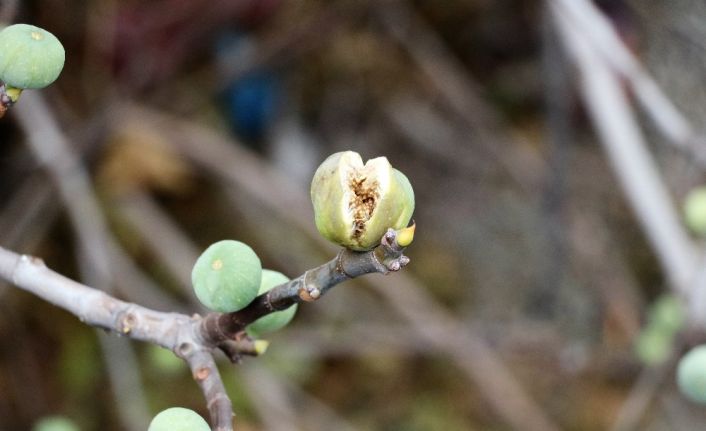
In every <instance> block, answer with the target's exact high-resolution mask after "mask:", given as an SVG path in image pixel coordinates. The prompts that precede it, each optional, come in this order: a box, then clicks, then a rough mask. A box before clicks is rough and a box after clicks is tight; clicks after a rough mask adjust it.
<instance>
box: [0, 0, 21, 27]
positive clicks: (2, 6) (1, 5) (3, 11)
mask: <svg viewBox="0 0 706 431" xmlns="http://www.w3.org/2000/svg"><path fill="white" fill-rule="evenodd" d="M17 9H19V0H0V25H4V24H9V23H11V22H12V21H13V20H14V19H15V15H17Z"/></svg>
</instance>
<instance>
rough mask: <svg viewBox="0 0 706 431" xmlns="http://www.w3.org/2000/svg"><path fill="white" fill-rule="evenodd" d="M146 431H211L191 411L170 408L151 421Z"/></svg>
mask: <svg viewBox="0 0 706 431" xmlns="http://www.w3.org/2000/svg"><path fill="white" fill-rule="evenodd" d="M147 431H211V427H210V426H208V423H207V422H206V421H205V420H204V418H202V417H201V416H200V415H199V414H198V413H196V412H195V411H193V410H189V409H185V408H183V407H170V408H168V409H166V410H162V411H161V412H159V413H158V414H157V416H155V417H154V419H152V422H150V426H149V428H147Z"/></svg>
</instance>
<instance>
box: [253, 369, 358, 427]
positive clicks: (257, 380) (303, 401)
mask: <svg viewBox="0 0 706 431" xmlns="http://www.w3.org/2000/svg"><path fill="white" fill-rule="evenodd" d="M242 375H243V377H244V378H245V381H246V384H247V385H248V387H249V388H250V391H249V393H255V392H257V393H258V395H259V397H258V398H260V399H261V400H262V402H256V403H255V406H256V408H259V409H261V410H262V412H261V414H260V416H261V417H263V420H264V422H265V424H266V425H267V429H268V430H278V429H280V427H281V425H282V422H283V421H282V420H280V421H279V422H278V423H277V424H272V425H273V426H270V423H269V422H268V421H267V420H266V418H268V417H270V416H271V415H272V410H271V409H270V406H272V405H273V403H272V402H271V401H273V400H276V402H277V403H279V404H280V405H281V406H282V407H283V409H284V412H285V413H286V414H287V415H289V416H290V420H289V421H288V423H289V424H290V426H292V427H293V428H289V427H288V428H286V429H294V430H302V429H305V430H336V431H354V430H355V429H356V428H354V427H353V426H352V425H351V424H349V423H348V422H346V421H345V420H344V419H343V418H341V417H340V416H338V415H337V414H336V413H335V412H333V411H332V410H331V408H330V407H329V406H327V405H326V404H323V403H322V402H321V401H319V400H318V399H316V398H314V397H312V396H311V395H309V394H307V393H306V392H305V391H303V390H302V389H301V388H299V387H297V386H296V385H294V384H292V383H290V382H288V381H286V380H283V379H282V378H280V377H279V376H276V375H274V374H273V373H272V372H271V371H270V370H269V369H268V368H267V367H265V366H263V365H262V364H260V363H258V362H250V363H248V364H247V366H244V367H243V370H242ZM290 410H291V411H290ZM292 413H294V414H292ZM295 424H297V425H299V426H295ZM282 429H283V430H284V429H285V428H282Z"/></svg>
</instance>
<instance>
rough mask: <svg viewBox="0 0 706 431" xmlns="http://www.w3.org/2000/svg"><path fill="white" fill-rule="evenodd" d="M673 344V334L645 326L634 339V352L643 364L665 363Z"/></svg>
mask: <svg viewBox="0 0 706 431" xmlns="http://www.w3.org/2000/svg"><path fill="white" fill-rule="evenodd" d="M673 346H674V340H673V336H672V334H670V333H667V332H664V331H662V330H660V329H659V328H655V327H654V326H647V327H646V328H645V329H643V330H642V331H641V332H640V334H639V335H638V336H637V338H636V340H635V346H634V348H635V354H636V355H637V357H638V359H640V361H642V363H643V364H645V365H659V364H663V363H665V362H666V361H667V360H668V359H669V357H670V355H671V354H672V349H673Z"/></svg>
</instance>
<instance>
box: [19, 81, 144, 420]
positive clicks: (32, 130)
mask: <svg viewBox="0 0 706 431" xmlns="http://www.w3.org/2000/svg"><path fill="white" fill-rule="evenodd" d="M26 93H27V94H25V95H24V96H25V97H24V98H23V100H22V103H21V104H19V105H18V106H17V109H16V111H15V114H16V118H17V120H18V122H19V124H20V127H21V128H22V130H23V132H24V133H25V136H26V137H27V144H28V146H29V147H30V149H31V150H32V152H33V153H34V155H35V157H36V158H37V160H39V162H40V163H41V164H42V165H44V167H45V168H46V170H47V172H48V173H49V175H50V177H51V178H52V180H53V181H54V183H55V184H56V187H57V189H58V192H59V195H60V196H61V198H62V200H63V202H64V207H65V209H66V211H67V213H68V215H69V218H70V220H71V223H72V225H73V228H74V232H75V234H76V237H77V239H78V253H77V261H78V266H79V270H80V272H81V275H82V278H83V279H84V280H86V281H87V282H88V283H89V284H92V285H94V286H97V287H98V288H100V289H101V290H104V291H107V292H110V291H112V290H113V288H114V278H113V274H112V272H111V269H110V258H109V250H111V248H117V246H116V244H115V243H114V241H112V238H111V237H110V235H109V234H108V229H107V226H106V225H105V222H104V218H103V215H102V212H101V210H100V205H99V204H98V201H97V198H96V197H95V193H94V192H93V188H92V186H91V181H90V177H89V175H88V172H87V171H86V170H85V169H84V167H83V165H82V164H81V161H80V159H79V157H78V156H77V155H76V153H75V152H74V151H73V150H72V148H71V146H70V145H69V143H68V139H67V138H66V136H65V135H64V134H63V133H62V131H61V129H60V128H59V125H58V124H57V121H56V119H55V118H54V116H53V113H52V112H51V110H50V109H49V107H48V106H47V104H46V102H45V101H44V99H43V97H42V95H41V94H40V93H38V92H26ZM98 340H99V342H100V343H101V346H102V350H103V356H104V358H105V362H106V365H107V369H108V373H109V377H110V381H111V386H112V389H113V391H114V393H115V396H116V398H117V399H118V400H119V401H120V402H118V403H116V404H117V405H118V411H119V413H120V416H121V419H122V422H123V423H124V425H125V426H127V427H128V428H129V429H133V430H139V429H141V428H142V427H143V426H144V423H145V422H147V421H148V419H149V413H148V412H147V402H146V400H145V396H144V392H143V390H142V384H141V382H140V376H139V367H138V366H137V359H136V358H135V355H134V351H133V350H132V346H130V345H128V344H126V343H124V342H123V341H121V340H117V339H114V338H110V337H106V336H105V335H103V334H100V333H99V334H98Z"/></svg>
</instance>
